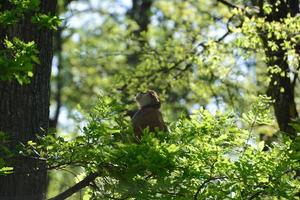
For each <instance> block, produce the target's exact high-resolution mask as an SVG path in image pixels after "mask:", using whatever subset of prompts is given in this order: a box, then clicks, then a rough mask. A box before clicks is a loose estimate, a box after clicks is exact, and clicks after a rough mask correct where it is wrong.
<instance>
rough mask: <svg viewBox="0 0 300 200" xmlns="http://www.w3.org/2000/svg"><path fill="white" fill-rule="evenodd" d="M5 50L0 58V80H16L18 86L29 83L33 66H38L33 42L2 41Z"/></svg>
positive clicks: (36, 51) (16, 39) (14, 39)
mask: <svg viewBox="0 0 300 200" xmlns="http://www.w3.org/2000/svg"><path fill="white" fill-rule="evenodd" d="M4 43H5V47H6V48H5V49H4V50H2V51H1V52H2V54H1V56H0V65H1V68H0V74H1V75H0V80H3V81H7V80H12V79H17V81H18V82H19V83H20V84H23V83H29V82H30V78H31V77H32V76H33V72H32V70H33V65H34V64H40V61H39V58H38V57H37V54H38V50H37V48H36V45H35V43H34V42H28V43H25V42H23V41H21V40H20V39H18V38H16V37H15V38H13V40H11V41H10V40H8V39H6V40H4Z"/></svg>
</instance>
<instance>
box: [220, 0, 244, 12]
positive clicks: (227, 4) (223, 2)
mask: <svg viewBox="0 0 300 200" xmlns="http://www.w3.org/2000/svg"><path fill="white" fill-rule="evenodd" d="M217 1H218V2H220V3H222V4H224V5H226V6H228V7H230V8H237V9H241V10H244V9H243V8H242V7H240V6H237V5H235V4H233V3H231V2H229V1H226V0H217Z"/></svg>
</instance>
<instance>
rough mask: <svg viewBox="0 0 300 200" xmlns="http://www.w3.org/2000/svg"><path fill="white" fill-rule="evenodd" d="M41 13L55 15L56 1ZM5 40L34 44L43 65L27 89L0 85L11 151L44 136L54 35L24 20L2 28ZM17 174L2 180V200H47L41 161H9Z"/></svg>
mask: <svg viewBox="0 0 300 200" xmlns="http://www.w3.org/2000/svg"><path fill="white" fill-rule="evenodd" d="M40 7H41V12H43V13H52V14H54V13H55V10H56V0H42V1H41V4H40ZM0 36H2V38H0V40H2V39H3V36H7V37H8V38H13V37H18V38H20V39H22V40H24V41H35V42H36V44H37V47H38V49H39V51H40V52H39V58H40V65H37V66H35V67H34V70H33V71H34V77H33V78H32V80H31V83H30V84H28V85H23V86H21V85H19V84H18V83H17V82H15V81H11V82H0V131H3V132H6V133H8V134H9V135H10V136H11V138H12V147H14V145H17V144H19V143H27V141H29V140H35V139H36V135H45V134H46V133H47V131H48V122H49V93H50V74H51V61H52V50H53V48H52V36H53V34H52V31H49V30H46V29H41V28H39V27H37V26H36V25H33V24H32V23H31V20H30V17H29V16H27V17H25V19H24V20H22V21H21V22H20V23H18V24H17V25H15V26H14V27H13V28H10V29H8V30H6V29H3V28H2V29H1V28H0ZM9 162H10V163H9V164H11V165H12V166H13V167H14V173H13V174H11V175H7V176H1V177H0V199H3V200H21V199H22V200H26V199H28V200H40V199H45V193H46V170H45V161H43V160H41V159H39V158H26V157H15V158H13V159H12V160H10V161H9Z"/></svg>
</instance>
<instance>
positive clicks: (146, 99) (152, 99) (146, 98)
mask: <svg viewBox="0 0 300 200" xmlns="http://www.w3.org/2000/svg"><path fill="white" fill-rule="evenodd" d="M135 100H136V101H137V102H138V104H139V105H140V106H141V107H143V106H146V105H149V104H155V103H159V102H160V101H159V98H158V96H157V94H156V92H154V91H152V90H149V91H147V92H139V93H138V94H137V95H136V97H135Z"/></svg>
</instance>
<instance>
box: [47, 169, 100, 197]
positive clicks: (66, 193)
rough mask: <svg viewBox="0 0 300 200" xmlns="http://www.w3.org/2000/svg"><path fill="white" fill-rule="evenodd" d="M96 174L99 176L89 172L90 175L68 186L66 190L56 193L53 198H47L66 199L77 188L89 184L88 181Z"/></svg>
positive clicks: (92, 179)
mask: <svg viewBox="0 0 300 200" xmlns="http://www.w3.org/2000/svg"><path fill="white" fill-rule="evenodd" d="M98 176H99V174H98V173H91V174H90V175H88V176H87V177H85V178H84V179H83V180H82V181H80V182H79V183H77V184H75V185H73V186H72V187H70V188H69V189H67V190H66V191H64V192H62V193H60V194H58V195H57V196H55V197H53V198H50V199H49V200H63V199H66V198H68V197H70V196H71V195H73V194H75V193H76V192H78V191H79V190H81V189H82V188H85V187H86V186H89V185H90V183H91V182H92V181H94V180H95V179H96V178H97V177H98Z"/></svg>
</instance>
